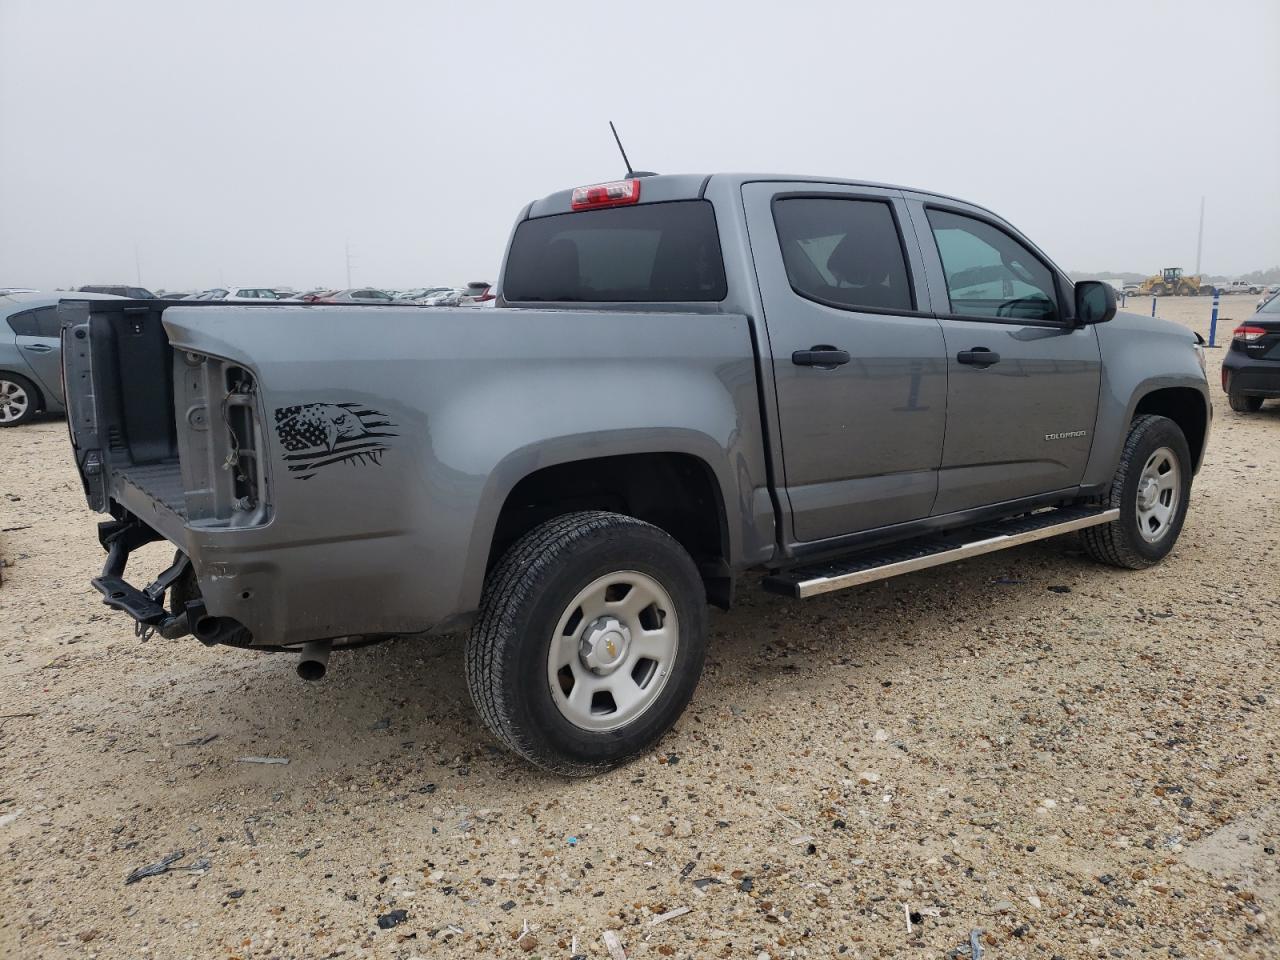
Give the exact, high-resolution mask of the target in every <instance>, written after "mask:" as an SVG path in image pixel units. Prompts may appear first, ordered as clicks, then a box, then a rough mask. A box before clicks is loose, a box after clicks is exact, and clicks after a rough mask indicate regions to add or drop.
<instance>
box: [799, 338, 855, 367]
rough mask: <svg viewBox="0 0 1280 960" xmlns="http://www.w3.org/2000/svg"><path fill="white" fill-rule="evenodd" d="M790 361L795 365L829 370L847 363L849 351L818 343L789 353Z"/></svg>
mask: <svg viewBox="0 0 1280 960" xmlns="http://www.w3.org/2000/svg"><path fill="white" fill-rule="evenodd" d="M791 362H792V363H794V364H795V365H796V366H797V367H825V368H827V369H828V370H829V369H831V368H832V367H839V366H841V365H843V364H846V363H848V362H849V351H848V350H840V349H838V348H836V347H833V346H831V345H830V344H826V343H820V344H818V345H817V346H814V347H810V348H809V349H808V350H797V351H795V353H793V354H791Z"/></svg>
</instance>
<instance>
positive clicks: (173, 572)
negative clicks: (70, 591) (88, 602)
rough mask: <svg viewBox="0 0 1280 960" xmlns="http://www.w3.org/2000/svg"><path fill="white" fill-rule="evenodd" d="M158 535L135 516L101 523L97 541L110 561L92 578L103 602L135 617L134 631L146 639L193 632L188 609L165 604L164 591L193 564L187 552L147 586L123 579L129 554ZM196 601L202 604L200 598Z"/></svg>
mask: <svg viewBox="0 0 1280 960" xmlns="http://www.w3.org/2000/svg"><path fill="white" fill-rule="evenodd" d="M159 539H160V535H159V534H158V533H156V532H155V531H154V530H152V529H151V528H150V527H148V526H147V525H146V524H144V523H140V522H139V521H137V520H135V519H133V518H129V519H127V520H109V521H107V522H106V523H100V524H98V541H99V542H100V543H101V544H102V546H103V548H104V549H105V550H106V551H107V561H106V563H105V564H103V567H102V575H101V576H98V577H94V578H93V580H92V581H90V582H91V583H92V584H93V587H94V589H95V590H97V591H98V592H99V593H101V594H102V602H103V603H105V604H106V605H107V606H108V607H111V608H112V609H113V610H121V611H123V612H124V613H127V614H128V615H129V616H130V617H132V618H133V621H134V624H135V631H136V632H137V634H138V636H140V637H142V638H143V639H144V640H145V639H146V638H147V637H149V636H150V635H151V634H152V633H159V634H160V635H161V636H162V637H166V638H168V639H173V638H175V637H181V636H185V635H186V634H188V633H191V632H192V631H191V619H190V616H189V613H188V611H185V610H184V611H183V612H182V613H179V614H176V615H175V614H171V613H170V612H169V611H168V610H167V609H165V606H164V595H165V592H166V591H167V590H168V589H169V587H170V586H172V585H173V583H174V582H175V581H176V580H177V579H178V578H179V577H181V576H182V575H183V574H185V573H186V572H187V570H188V569H189V568H190V566H191V561H190V560H189V559H188V558H187V555H186V554H185V553H179V554H178V555H177V557H176V559H175V560H174V561H173V563H172V565H170V566H169V568H168V569H166V570H165V571H164V572H163V573H161V574H160V576H158V577H156V579H155V580H154V581H152V582H151V583H150V584H148V585H147V587H146V588H145V589H142V590H139V589H138V588H137V587H135V586H133V585H132V584H130V583H129V582H127V581H126V580H125V579H124V568H125V565H126V564H127V563H128V562H129V554H130V553H132V552H133V551H134V550H137V549H138V548H139V547H141V546H143V545H145V544H148V543H152V542H154V541H156V540H159ZM193 603H195V604H198V605H199V606H201V607H203V604H201V603H199V601H194V602H193ZM190 605H191V604H189V605H188V606H190Z"/></svg>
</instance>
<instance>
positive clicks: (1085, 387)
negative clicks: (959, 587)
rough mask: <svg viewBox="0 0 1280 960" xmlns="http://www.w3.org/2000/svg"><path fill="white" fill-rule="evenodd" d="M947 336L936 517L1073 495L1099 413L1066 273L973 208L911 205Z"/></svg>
mask: <svg viewBox="0 0 1280 960" xmlns="http://www.w3.org/2000/svg"><path fill="white" fill-rule="evenodd" d="M911 209H912V214H913V218H914V220H915V223H916V229H917V232H918V233H919V234H920V236H921V242H922V245H923V246H924V248H925V250H924V253H925V257H926V260H927V261H928V262H929V266H930V271H931V272H930V278H931V288H932V289H933V290H934V291H935V296H934V309H935V310H936V311H937V312H938V314H939V316H940V319H941V322H942V329H943V335H944V337H945V339H946V351H947V365H948V369H949V378H948V379H949V386H948V390H947V436H946V443H945V444H944V445H943V451H942V469H941V471H940V473H939V477H938V499H937V502H936V503H935V505H934V508H933V512H934V513H935V514H944V513H952V512H954V511H957V510H966V509H968V508H971V507H980V506H987V505H990V504H996V503H1000V502H1003V501H1007V500H1016V499H1019V498H1022V497H1030V496H1035V495H1038V494H1044V493H1051V492H1054V491H1058V490H1067V489H1070V488H1072V487H1075V486H1077V485H1078V484H1079V483H1080V481H1081V479H1082V478H1083V476H1084V470H1085V465H1086V463H1087V461H1088V459H1089V448H1090V445H1091V444H1092V442H1093V428H1094V420H1095V418H1096V416H1097V411H1098V386H1099V378H1100V376H1101V358H1100V354H1099V349H1098V336H1097V332H1096V328H1095V327H1093V326H1077V325H1076V324H1075V323H1074V322H1073V321H1072V320H1070V319H1068V318H1067V316H1066V314H1065V312H1064V310H1063V298H1064V297H1065V296H1066V295H1067V291H1068V290H1069V287H1068V285H1067V281H1066V279H1065V278H1064V277H1061V276H1059V275H1058V274H1057V273H1056V271H1055V270H1054V269H1053V268H1052V267H1051V266H1050V265H1049V264H1047V263H1046V262H1045V261H1044V260H1043V259H1042V258H1041V257H1040V256H1038V255H1037V254H1036V253H1035V252H1033V250H1032V249H1031V248H1030V247H1029V246H1028V245H1027V244H1025V243H1023V242H1022V241H1021V240H1020V239H1018V238H1017V237H1016V236H1015V235H1014V234H1013V233H1012V232H1011V231H1009V230H1007V229H1006V228H1005V227H1004V225H1002V224H999V223H997V222H995V221H994V220H993V219H989V218H986V217H984V216H981V215H979V214H978V213H977V212H976V211H968V210H964V209H962V208H955V207H950V206H935V205H933V204H920V203H915V202H913V203H912V205H911Z"/></svg>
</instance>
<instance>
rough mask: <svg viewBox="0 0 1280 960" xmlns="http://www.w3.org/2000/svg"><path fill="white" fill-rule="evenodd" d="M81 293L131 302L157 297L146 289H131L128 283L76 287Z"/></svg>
mask: <svg viewBox="0 0 1280 960" xmlns="http://www.w3.org/2000/svg"><path fill="white" fill-rule="evenodd" d="M76 290H78V291H79V292H80V293H105V294H107V295H109V296H112V297H128V298H129V299H130V300H155V299H156V295H155V294H154V293H152V292H151V291H150V290H148V289H147V288H146V287H131V286H129V285H128V284H126V283H93V284H89V285H87V286H83V287H76Z"/></svg>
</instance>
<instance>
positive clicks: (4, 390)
mask: <svg viewBox="0 0 1280 960" xmlns="http://www.w3.org/2000/svg"><path fill="white" fill-rule="evenodd" d="M30 406H31V398H30V397H29V396H27V391H26V390H24V389H23V388H22V385H21V384H18V383H15V382H14V381H12V380H0V423H12V422H13V421H14V420H18V419H20V418H21V417H22V416H23V415H24V414H25V413H26V412H27V410H28V409H29V408H30Z"/></svg>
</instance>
